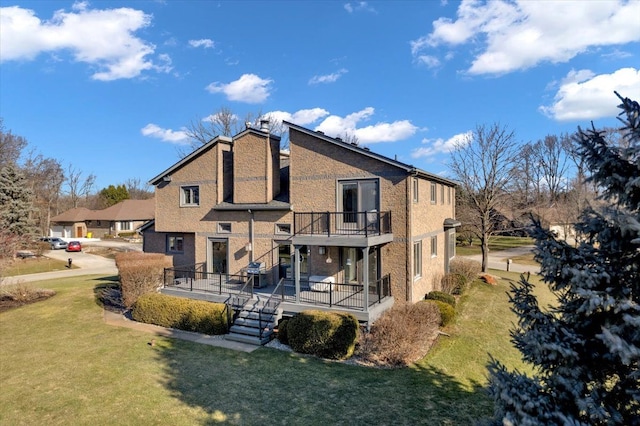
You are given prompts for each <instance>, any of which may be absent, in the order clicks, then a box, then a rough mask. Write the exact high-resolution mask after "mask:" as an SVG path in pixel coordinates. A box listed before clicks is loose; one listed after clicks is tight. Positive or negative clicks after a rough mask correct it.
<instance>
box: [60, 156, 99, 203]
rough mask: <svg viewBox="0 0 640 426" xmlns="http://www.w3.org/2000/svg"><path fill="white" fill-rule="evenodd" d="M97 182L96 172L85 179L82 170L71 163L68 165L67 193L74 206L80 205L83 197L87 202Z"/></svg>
mask: <svg viewBox="0 0 640 426" xmlns="http://www.w3.org/2000/svg"><path fill="white" fill-rule="evenodd" d="M95 182H96V176H95V175H94V174H92V173H91V174H89V175H88V176H87V177H86V178H84V179H83V178H82V171H80V170H78V169H76V168H75V167H73V165H71V164H69V166H68V167H67V175H66V177H65V183H66V186H67V191H66V193H67V194H68V195H69V198H70V199H71V206H72V208H76V207H78V205H79V202H80V200H81V198H84V200H85V204H86V201H87V199H88V198H89V195H90V194H91V191H92V190H93V186H94V185H95Z"/></svg>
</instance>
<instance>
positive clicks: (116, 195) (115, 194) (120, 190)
mask: <svg viewBox="0 0 640 426" xmlns="http://www.w3.org/2000/svg"><path fill="white" fill-rule="evenodd" d="M129 198H130V197H129V191H127V187H126V186H124V185H118V186H113V185H109V186H108V187H106V188H104V189H103V190H102V191H100V200H101V201H102V205H103V206H104V207H111V206H113V205H115V204H118V203H119V202H120V201H123V200H128V199H129Z"/></svg>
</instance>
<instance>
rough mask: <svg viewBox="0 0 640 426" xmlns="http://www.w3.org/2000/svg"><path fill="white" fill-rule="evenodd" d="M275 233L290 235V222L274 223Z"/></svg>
mask: <svg viewBox="0 0 640 426" xmlns="http://www.w3.org/2000/svg"><path fill="white" fill-rule="evenodd" d="M276 234H284V235H291V224H290V223H276Z"/></svg>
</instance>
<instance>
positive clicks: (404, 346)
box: [359, 303, 440, 367]
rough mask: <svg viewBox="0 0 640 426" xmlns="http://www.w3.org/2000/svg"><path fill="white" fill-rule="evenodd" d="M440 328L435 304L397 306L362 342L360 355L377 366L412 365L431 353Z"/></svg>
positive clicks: (376, 324) (382, 317) (386, 313)
mask: <svg viewBox="0 0 640 426" xmlns="http://www.w3.org/2000/svg"><path fill="white" fill-rule="evenodd" d="M439 324H440V311H439V310H438V307H437V306H436V305H435V304H433V303H415V304H406V303H405V304H403V303H396V304H395V305H394V306H393V307H392V308H391V309H389V310H388V311H386V312H385V313H384V314H382V316H381V317H380V318H378V319H377V320H376V322H375V323H374V324H373V326H372V327H371V331H370V332H369V333H368V334H366V335H364V337H363V338H362V339H361V342H360V349H359V353H360V354H361V355H362V357H363V358H364V359H365V360H367V361H369V362H372V363H374V364H377V365H383V366H390V367H401V366H406V365H409V364H411V363H413V362H416V361H417V360H419V359H421V358H422V357H424V356H425V355H426V353H427V352H428V351H429V348H430V347H431V345H432V343H433V342H434V341H435V339H436V336H437V332H438V325H439Z"/></svg>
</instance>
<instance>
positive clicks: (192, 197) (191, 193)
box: [180, 186, 200, 206]
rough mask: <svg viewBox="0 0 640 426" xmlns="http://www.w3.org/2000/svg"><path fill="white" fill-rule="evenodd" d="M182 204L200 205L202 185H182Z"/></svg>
mask: <svg viewBox="0 0 640 426" xmlns="http://www.w3.org/2000/svg"><path fill="white" fill-rule="evenodd" d="M180 205H181V206H199V205H200V187H198V186H182V187H180Z"/></svg>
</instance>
